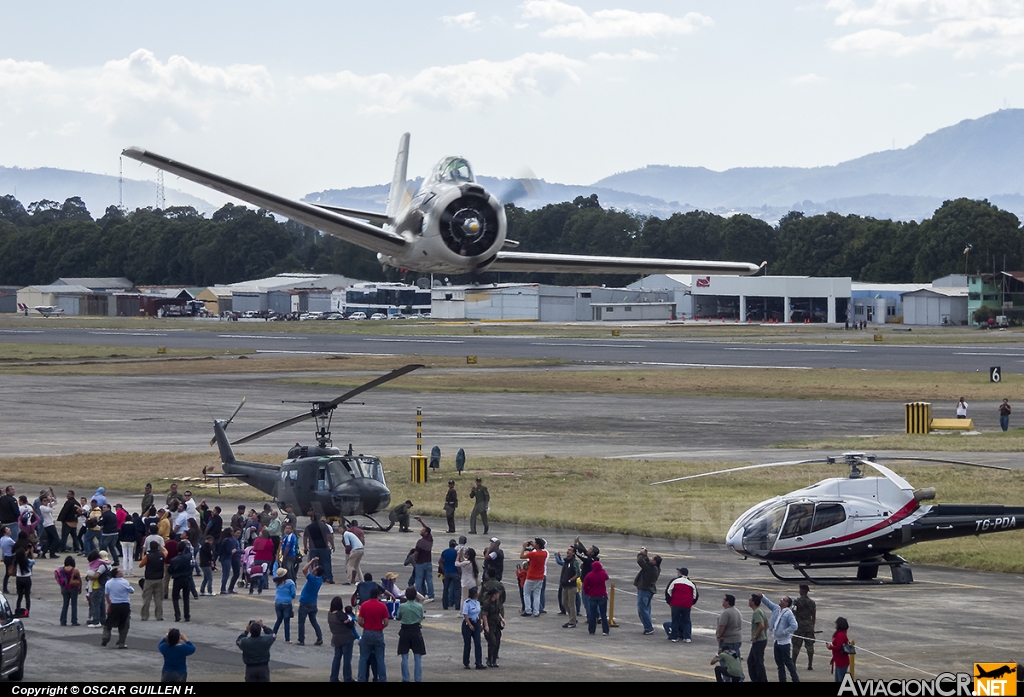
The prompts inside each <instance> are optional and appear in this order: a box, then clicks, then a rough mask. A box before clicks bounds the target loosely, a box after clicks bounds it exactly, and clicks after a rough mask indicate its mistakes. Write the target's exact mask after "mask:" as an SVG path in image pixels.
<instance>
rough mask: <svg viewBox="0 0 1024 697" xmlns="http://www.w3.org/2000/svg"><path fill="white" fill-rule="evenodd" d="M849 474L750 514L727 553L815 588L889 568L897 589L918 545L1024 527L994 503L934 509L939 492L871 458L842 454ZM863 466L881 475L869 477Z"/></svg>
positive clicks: (867, 579) (868, 578)
mask: <svg viewBox="0 0 1024 697" xmlns="http://www.w3.org/2000/svg"><path fill="white" fill-rule="evenodd" d="M842 458H843V460H844V461H845V462H846V464H847V465H848V466H849V468H850V476H849V477H847V478H834V479H825V480H822V481H820V482H818V483H817V484H812V485H811V486H809V487H806V488H803V489H798V490H797V491H793V492H790V493H788V494H785V495H784V496H776V497H775V498H772V499H769V500H767V501H762V502H761V503H759V504H757V505H756V506H753V507H751V508H750V509H749V510H747V511H746V512H745V513H744V514H743V515H741V516H740V517H739V518H737V519H736V522H734V523H733V524H732V526H731V527H730V528H729V532H728V533H727V534H726V537H725V544H726V546H727V547H728V548H729V549H731V550H732V551H734V552H736V553H737V554H741V555H743V557H744V558H747V557H753V558H754V559H759V560H760V562H761V565H762V566H767V567H768V569H769V570H770V571H771V572H772V574H773V575H774V576H775V577H776V578H778V579H779V580H781V581H787V582H792V581H804V580H807V581H811V582H812V583H835V582H861V583H878V582H879V581H878V580H877V576H878V569H879V567H880V566H888V567H889V569H890V571H891V573H892V582H893V583H912V582H913V580H914V576H913V572H912V571H911V568H910V565H909V564H908V563H907V561H906V560H905V559H903V558H902V557H900V556H899V555H896V554H894V552H895V551H896V550H898V549H901V548H903V547H906V546H908V545H912V544H915V543H917V542H928V541H931V540H945V539H950V538H954V537H968V536H972V535H983V534H986V533H993V532H1005V531H1008V530H1016V529H1017V527H1018V524H1020V525H1022V526H1024V506H1002V505H989V504H948V503H944V504H937V505H924V504H923V503H922V502H924V501H930V500H932V499H934V498H935V489H934V488H930V487H929V488H925V489H915V488H914V487H913V486H912V485H911V484H910V483H909V482H908V481H907V480H906V479H904V478H903V477H901V476H899V475H898V474H896V473H895V472H893V471H892V470H891V469H889V468H888V467H885V466H883V465H880V464H878V463H877V462H876V461H875V460H876V458H875V457H874V456H867V455H865V454H864V453H844V454H843V455H842ZM891 459H894V460H912V461H919V462H940V463H947V464H955V465H967V466H972V467H988V468H992V469H1000V470H1007V469H1009V468H1007V467H1000V466H997V465H979V464H976V463H971V462H959V461H954V460H938V459H931V458H920V457H894V458H891ZM835 462H836V458H831V457H827V458H823V459H815V460H794V461H790V462H771V463H767V464H760V465H748V466H746V467H734V468H732V469H726V470H719V471H716V472H705V473H702V474H695V475H691V476H688V477H678V478H676V479H670V480H666V481H663V482H654V484H669V483H672V482H681V481H686V480H689V479H697V478H699V477H708V476H711V475H716V474H725V473H728V472H741V471H744V470H751V469H758V468H763V467H785V466H795V465H806V464H813V463H819V464H834V463H835ZM862 466H867V467H872V468H874V469H875V470H877V471H878V473H879V474H880V475H881V476H878V477H865V476H864V473H863V470H862V469H861V467H862ZM776 565H782V566H786V565H792V566H793V568H794V569H796V570H797V571H798V572H800V574H801V578H786V577H783V576H781V575H780V574H779V573H778V571H777V570H776V568H775V566H776ZM822 569H856V573H857V575H856V578H855V579H851V578H845V577H815V576H812V575H811V572H813V571H816V570H822Z"/></svg>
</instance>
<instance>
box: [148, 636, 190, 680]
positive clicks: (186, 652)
mask: <svg viewBox="0 0 1024 697" xmlns="http://www.w3.org/2000/svg"><path fill="white" fill-rule="evenodd" d="M157 650H158V651H160V653H161V654H162V655H163V657H164V667H163V670H162V671H161V672H160V682H186V681H187V680H188V664H187V662H186V659H187V658H188V657H189V656H191V655H192V654H194V653H195V652H196V647H195V646H193V645H192V642H191V641H189V640H188V637H186V636H185V635H184V634H182V633H181V631H180V630H179V629H178V628H177V627H171V628H170V629H168V630H167V634H166V636H164V638H163V639H161V640H160V643H159V644H157Z"/></svg>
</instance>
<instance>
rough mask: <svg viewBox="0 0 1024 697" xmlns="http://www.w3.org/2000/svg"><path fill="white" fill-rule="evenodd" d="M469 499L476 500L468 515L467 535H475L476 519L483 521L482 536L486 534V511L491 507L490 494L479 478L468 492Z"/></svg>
mask: <svg viewBox="0 0 1024 697" xmlns="http://www.w3.org/2000/svg"><path fill="white" fill-rule="evenodd" d="M469 498H471V499H476V503H475V504H474V505H473V512H472V513H470V514H469V533H470V534H471V535H475V534H476V519H477V517H479V518H480V520H482V521H483V524H484V534H485V535H486V534H487V530H488V527H487V509H488V508H489V507H490V505H491V493H490V492H489V491H487V487H485V486H484V485H483V480H482V479H480V477H477V478H476V486H474V487H473V488H472V489H470V490H469Z"/></svg>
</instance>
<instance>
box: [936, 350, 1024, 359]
mask: <svg viewBox="0 0 1024 697" xmlns="http://www.w3.org/2000/svg"><path fill="white" fill-rule="evenodd" d="M953 355H954V356H1009V357H1010V358H1024V353H986V352H985V351H960V352H956V351H954V352H953Z"/></svg>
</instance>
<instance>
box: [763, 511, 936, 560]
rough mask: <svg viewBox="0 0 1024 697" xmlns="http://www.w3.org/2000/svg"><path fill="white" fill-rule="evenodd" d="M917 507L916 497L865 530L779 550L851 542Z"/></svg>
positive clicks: (890, 523) (895, 520) (793, 549)
mask: <svg viewBox="0 0 1024 697" xmlns="http://www.w3.org/2000/svg"><path fill="white" fill-rule="evenodd" d="M917 509H918V503H917V500H916V499H912V500H910V501H908V502H907V505H905V506H904V507H903V508H901V509H900V510H898V511H896V512H895V513H893V514H892V515H891V516H889V517H888V518H886V519H885V520H883V521H881V522H878V523H875V524H874V525H872V526H871V527H870V528H865V529H864V530H861V531H860V532H854V533H850V534H849V535H843V536H842V537H837V538H835V539H834V540H825V541H824V542H814V543H813V544H809V545H804V546H802V547H790V548H788V549H780V550H778V551H779V552H795V551H797V550H801V549H811V548H812V547H822V546H824V545H834V544H840V543H843V542H849V541H850V540H854V539H857V538H858V537H864V536H865V535H870V534H871V533H873V532H877V531H879V530H881V529H882V528H886V527H889V526H891V525H894V524H895V523H898V522H900V521H901V520H903V519H904V518H906V517H907V516H909V515H910V514H911V513H913V512H914V511H916V510H917Z"/></svg>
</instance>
